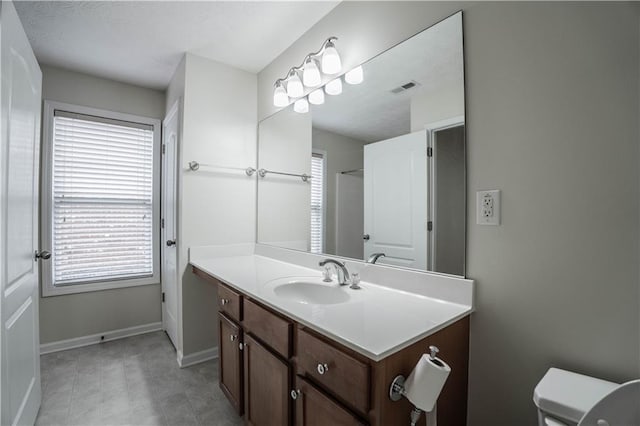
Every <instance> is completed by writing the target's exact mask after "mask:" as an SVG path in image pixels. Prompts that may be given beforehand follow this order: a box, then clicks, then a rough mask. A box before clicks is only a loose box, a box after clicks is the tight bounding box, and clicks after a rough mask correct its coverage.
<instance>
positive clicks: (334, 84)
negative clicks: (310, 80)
mask: <svg viewBox="0 0 640 426" xmlns="http://www.w3.org/2000/svg"><path fill="white" fill-rule="evenodd" d="M324 90H325V92H327V95H339V94H340V93H342V80H341V79H340V77H338V78H336V79H335V80H331V81H330V82H328V83H327V85H326V86H325V87H324Z"/></svg>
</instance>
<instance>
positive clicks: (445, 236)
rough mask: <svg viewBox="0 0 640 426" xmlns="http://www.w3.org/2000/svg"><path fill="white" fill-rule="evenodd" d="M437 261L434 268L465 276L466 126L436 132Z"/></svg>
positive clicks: (435, 224)
mask: <svg viewBox="0 0 640 426" xmlns="http://www.w3.org/2000/svg"><path fill="white" fill-rule="evenodd" d="M434 139H435V140H434V158H435V165H436V169H435V194H434V195H435V223H434V232H435V250H434V251H435V262H434V263H435V264H434V267H433V271H436V272H443V273H445V274H453V275H464V254H465V243H466V241H465V234H464V231H465V210H464V207H465V206H464V204H465V201H466V199H465V186H464V185H465V177H466V176H465V173H464V172H465V151H464V126H459V127H454V128H451V129H445V130H440V131H438V132H435V138H434Z"/></svg>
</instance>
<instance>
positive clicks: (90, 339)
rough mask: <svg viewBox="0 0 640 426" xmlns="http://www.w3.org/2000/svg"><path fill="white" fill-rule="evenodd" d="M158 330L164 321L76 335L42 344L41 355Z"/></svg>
mask: <svg viewBox="0 0 640 426" xmlns="http://www.w3.org/2000/svg"><path fill="white" fill-rule="evenodd" d="M158 330H162V323H161V322H152V323H150V324H143V325H137V326H135V327H128V328H121V329H120V330H111V331H105V332H104V333H98V334H92V335H90V336H82V337H74V338H73V339H67V340H59V341H57V342H51V343H43V344H41V345H40V355H44V354H49V353H52V352H59V351H66V350H67V349H73V348H80V347H82V346H89V345H95V344H96V343H100V342H108V341H110V340H116V339H122V338H125V337H130V336H135V335H137V334H144V333H151V332H153V331H158ZM194 355H195V354H194ZM216 355H217V348H216Z"/></svg>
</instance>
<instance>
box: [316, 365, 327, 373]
mask: <svg viewBox="0 0 640 426" xmlns="http://www.w3.org/2000/svg"><path fill="white" fill-rule="evenodd" d="M316 370H318V374H324V373H326V372H327V371H329V366H328V365H327V364H322V363H320V364H318V366H317V367H316Z"/></svg>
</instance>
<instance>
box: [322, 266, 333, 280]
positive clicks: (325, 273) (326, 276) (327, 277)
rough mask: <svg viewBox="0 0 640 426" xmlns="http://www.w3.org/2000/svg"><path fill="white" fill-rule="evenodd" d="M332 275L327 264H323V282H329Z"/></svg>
mask: <svg viewBox="0 0 640 426" xmlns="http://www.w3.org/2000/svg"><path fill="white" fill-rule="evenodd" d="M332 275H333V274H332V273H331V268H330V267H329V265H325V267H324V271H322V277H323V279H322V281H324V282H325V283H330V282H331V281H333V279H332Z"/></svg>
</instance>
